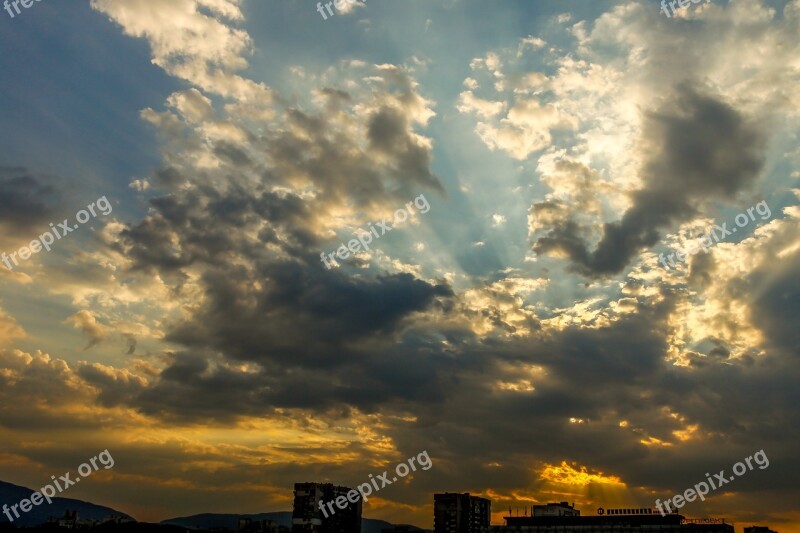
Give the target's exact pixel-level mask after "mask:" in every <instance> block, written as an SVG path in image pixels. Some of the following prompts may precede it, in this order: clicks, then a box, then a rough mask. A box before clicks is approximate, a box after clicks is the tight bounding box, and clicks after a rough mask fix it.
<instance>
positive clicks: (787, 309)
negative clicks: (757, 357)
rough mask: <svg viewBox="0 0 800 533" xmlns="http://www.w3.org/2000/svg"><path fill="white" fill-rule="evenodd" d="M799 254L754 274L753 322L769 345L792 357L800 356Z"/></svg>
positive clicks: (796, 253)
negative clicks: (799, 325)
mask: <svg viewBox="0 0 800 533" xmlns="http://www.w3.org/2000/svg"><path fill="white" fill-rule="evenodd" d="M798 273H800V253H798V252H795V253H793V254H791V255H790V256H789V257H787V258H785V259H783V260H782V261H779V262H778V263H777V264H775V263H774V262H770V264H769V265H764V266H763V268H762V269H760V270H758V271H756V272H754V273H753V275H752V277H753V280H752V287H753V294H754V298H753V302H752V305H751V315H752V320H753V323H754V324H755V325H756V326H757V327H758V328H760V329H761V330H762V331H763V333H764V337H765V338H766V340H767V343H768V345H769V346H771V347H773V348H774V349H775V350H780V351H781V352H782V353H785V354H787V355H788V356H789V357H794V358H795V359H797V358H798V357H800V329H799V328H798V327H797V325H798V324H800V275H798Z"/></svg>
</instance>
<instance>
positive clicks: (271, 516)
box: [161, 511, 426, 533]
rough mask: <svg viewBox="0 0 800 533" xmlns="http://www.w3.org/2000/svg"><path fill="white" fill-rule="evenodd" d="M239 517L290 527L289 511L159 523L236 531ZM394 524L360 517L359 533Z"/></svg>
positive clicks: (208, 515)
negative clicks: (270, 521)
mask: <svg viewBox="0 0 800 533" xmlns="http://www.w3.org/2000/svg"><path fill="white" fill-rule="evenodd" d="M240 518H250V519H252V520H253V521H260V520H272V521H273V522H275V523H276V524H278V525H280V526H287V527H292V513H291V512H289V511H279V512H274V513H259V514H211V513H204V514H197V515H192V516H184V517H180V518H170V519H169V520H162V521H161V523H162V524H165V525H173V526H181V527H185V528H187V529H206V530H210V529H213V528H225V529H228V530H230V531H236V529H237V527H238V525H239V519H240ZM393 525H394V524H391V523H389V522H386V521H384V520H375V519H372V518H362V519H361V533H381V530H382V529H384V528H389V527H392V526H393ZM409 527H410V528H411V529H412V531H420V532H422V531H426V530H424V529H420V528H417V527H415V526H409Z"/></svg>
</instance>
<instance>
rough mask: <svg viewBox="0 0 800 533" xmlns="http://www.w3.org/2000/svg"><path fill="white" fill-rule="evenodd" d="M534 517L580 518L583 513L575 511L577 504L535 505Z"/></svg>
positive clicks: (532, 512)
mask: <svg viewBox="0 0 800 533" xmlns="http://www.w3.org/2000/svg"><path fill="white" fill-rule="evenodd" d="M531 514H532V515H533V516H580V515H581V512H580V511H579V510H577V509H575V504H574V503H573V504H572V505H570V504H569V503H567V502H559V503H548V504H545V505H534V506H533V508H532V511H531Z"/></svg>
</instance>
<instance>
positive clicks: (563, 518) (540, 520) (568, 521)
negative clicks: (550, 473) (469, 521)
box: [491, 502, 734, 533]
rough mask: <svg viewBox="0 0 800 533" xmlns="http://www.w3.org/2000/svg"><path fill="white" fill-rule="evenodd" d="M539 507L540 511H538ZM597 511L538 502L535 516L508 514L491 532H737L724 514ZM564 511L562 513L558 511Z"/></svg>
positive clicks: (634, 509)
mask: <svg viewBox="0 0 800 533" xmlns="http://www.w3.org/2000/svg"><path fill="white" fill-rule="evenodd" d="M537 507H538V508H539V509H538V511H539V514H537ZM597 511H598V512H597V515H589V516H581V515H580V511H578V510H576V509H575V508H574V505H572V506H570V505H567V504H566V502H561V503H558V504H547V505H535V506H534V507H533V513H532V514H533V516H506V517H505V518H504V520H505V521H506V525H505V526H492V527H491V532H492V533H553V532H554V531H558V532H559V533H598V532H606V531H608V532H612V531H613V532H620V533H622V532H625V533H636V532H641V533H645V532H646V533H651V532H652V533H655V532H658V533H734V529H733V526H732V525H731V524H728V523H726V522H725V519H724V518H692V519H687V518H685V517H683V516H681V515H679V514H677V513H672V514H667V515H666V516H661V513H660V512H659V511H657V510H656V509H641V508H629V509H608V510H605V509H602V508H600V509H598V510H597ZM559 513H561V514H559Z"/></svg>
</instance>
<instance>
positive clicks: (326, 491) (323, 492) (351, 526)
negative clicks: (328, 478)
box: [292, 483, 361, 533]
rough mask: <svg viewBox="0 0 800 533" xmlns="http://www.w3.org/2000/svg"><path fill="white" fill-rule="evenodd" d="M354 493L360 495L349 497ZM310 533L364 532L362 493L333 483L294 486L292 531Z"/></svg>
mask: <svg viewBox="0 0 800 533" xmlns="http://www.w3.org/2000/svg"><path fill="white" fill-rule="evenodd" d="M353 492H355V494H357V495H358V496H357V498H356V497H354V496H353V494H350V493H353ZM348 494H350V498H349V499H348ZM352 500H355V503H353V501H352ZM320 502H322V504H323V508H321V507H320ZM337 502H338V503H339V504H340V505H337V504H336V503H337ZM328 503H331V505H327V504H328ZM342 507H344V508H342ZM307 531H313V532H319V533H361V494H359V493H358V492H356V491H355V490H353V489H350V488H348V487H339V486H336V485H333V484H332V483H295V484H294V508H293V510H292V532H293V533H302V532H307Z"/></svg>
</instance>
